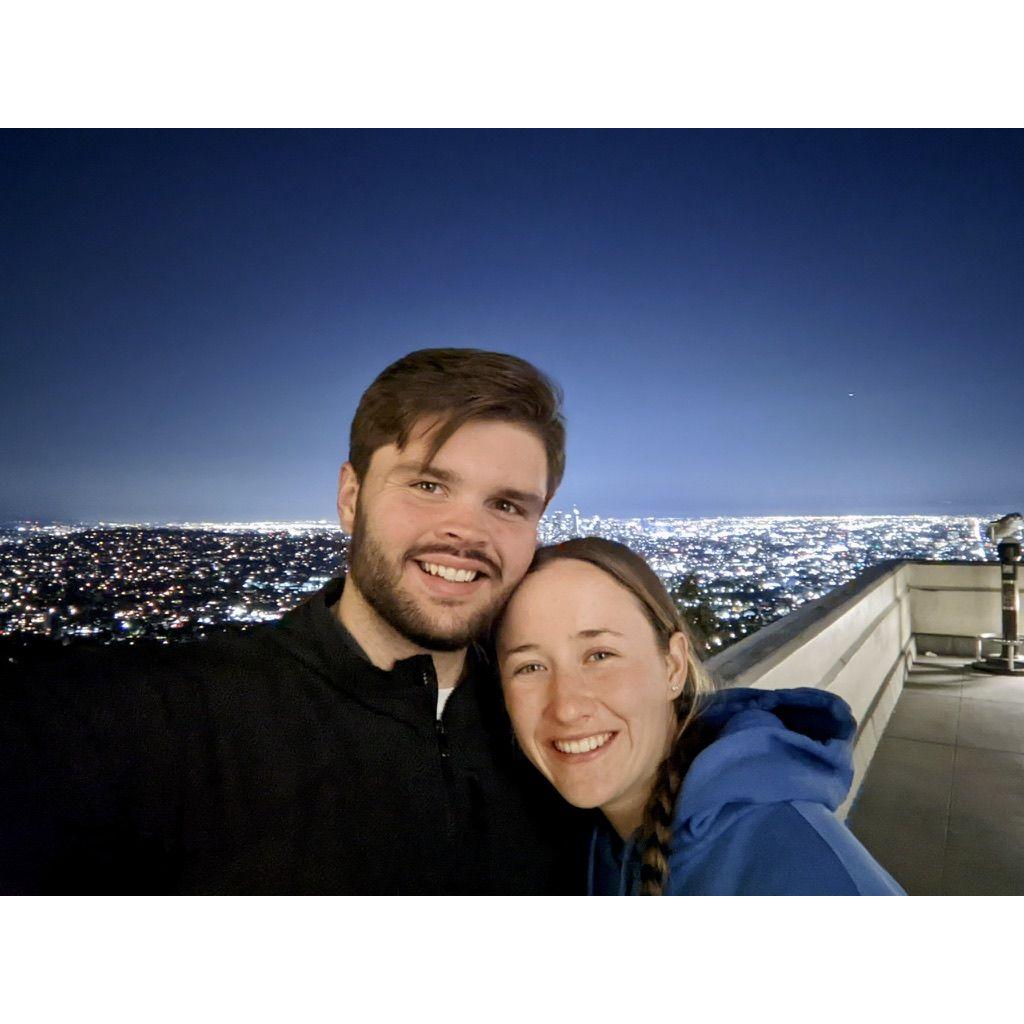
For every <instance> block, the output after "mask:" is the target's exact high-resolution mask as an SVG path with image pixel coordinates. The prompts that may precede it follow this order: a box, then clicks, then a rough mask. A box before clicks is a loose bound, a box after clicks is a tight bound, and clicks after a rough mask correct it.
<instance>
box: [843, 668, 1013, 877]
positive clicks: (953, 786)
mask: <svg viewBox="0 0 1024 1024" xmlns="http://www.w3.org/2000/svg"><path fill="white" fill-rule="evenodd" d="M967 661H968V659H963V658H946V657H938V658H935V657H927V656H919V657H918V659H917V661H916V663H915V666H914V670H913V672H912V673H911V674H910V676H909V678H908V679H907V683H906V685H905V687H904V690H903V694H902V696H901V697H900V700H899V703H898V704H897V705H896V708H895V710H894V711H893V714H892V717H891V718H890V719H889V724H888V726H887V727H886V730H885V735H884V736H883V737H882V740H881V742H880V743H879V745H878V750H877V751H876V753H875V756H874V758H873V759H872V761H871V765H870V767H869V769H868V773H867V776H866V778H865V780H864V784H863V786H862V787H861V790H860V793H859V795H858V796H857V799H856V801H855V803H854V805H853V808H852V810H851V811H850V814H849V815H848V817H847V819H846V820H847V824H848V825H849V826H850V828H851V829H852V830H853V832H854V833H855V834H856V836H857V837H858V838H859V839H860V841H861V842H862V843H863V844H864V845H865V846H866V847H867V848H868V849H869V850H870V851H871V852H872V854H874V856H875V858H876V859H877V860H878V861H879V863H881V864H882V865H883V866H884V867H885V868H886V869H887V870H888V871H889V873H890V874H891V875H892V876H893V877H894V878H895V879H896V880H897V881H898V882H899V883H900V884H901V885H902V886H903V888H904V889H906V890H907V892H908V893H909V894H910V895H911V896H939V895H947V896H953V895H963V896H966V895H979V896H980V895H1019V894H1024V676H995V675H986V674H984V673H981V672H972V671H971V670H970V669H968V668H967V667H966V665H967Z"/></svg>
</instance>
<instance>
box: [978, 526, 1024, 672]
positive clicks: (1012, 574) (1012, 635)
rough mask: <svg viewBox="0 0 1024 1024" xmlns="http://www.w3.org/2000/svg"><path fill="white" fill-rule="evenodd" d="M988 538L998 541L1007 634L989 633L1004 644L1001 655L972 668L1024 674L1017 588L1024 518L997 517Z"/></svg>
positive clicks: (988, 530)
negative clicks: (1019, 632) (1020, 650)
mask: <svg viewBox="0 0 1024 1024" xmlns="http://www.w3.org/2000/svg"><path fill="white" fill-rule="evenodd" d="M985 532H986V534H987V535H988V539H989V540H990V541H991V542H992V543H993V544H998V550H999V576H1000V580H1001V582H1002V608H1003V635H1002V636H1001V637H1000V636H997V635H996V634H994V633H993V634H991V635H989V634H985V639H988V640H994V641H995V642H996V643H998V644H1000V645H1001V653H1000V654H999V655H989V657H987V658H982V659H981V660H980V661H975V662H973V663H972V664H971V668H976V669H979V670H980V671H982V672H995V673H997V674H999V675H1024V658H1022V657H1021V656H1020V655H1019V654H1018V653H1017V651H1018V649H1019V648H1020V647H1021V646H1024V638H1022V637H1020V636H1019V635H1018V632H1017V626H1018V621H1019V615H1020V597H1019V596H1018V590H1017V573H1018V570H1019V568H1020V547H1021V535H1022V534H1024V517H1022V516H1021V514H1020V513H1019V512H1011V513H1010V514H1009V515H1006V516H1003V517H1002V518H1000V519H996V520H995V521H994V522H991V523H989V524H988V526H987V527H986V529H985Z"/></svg>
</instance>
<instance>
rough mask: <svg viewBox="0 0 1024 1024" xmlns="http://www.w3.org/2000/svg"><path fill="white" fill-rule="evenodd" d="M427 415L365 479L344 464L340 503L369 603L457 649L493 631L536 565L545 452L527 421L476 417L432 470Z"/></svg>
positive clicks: (435, 643) (354, 572)
mask: <svg viewBox="0 0 1024 1024" xmlns="http://www.w3.org/2000/svg"><path fill="white" fill-rule="evenodd" d="M428 426H429V424H424V423H423V422H422V421H421V423H419V424H417V426H416V428H415V429H414V430H413V431H412V435H411V439H410V441H409V444H408V445H406V447H405V448H404V449H402V450H399V449H398V448H397V447H396V446H395V445H394V444H390V445H385V446H384V447H382V448H378V449H377V450H376V451H375V452H374V453H373V457H372V458H371V460H370V466H369V468H368V470H367V472H366V474H365V476H364V479H363V480H362V481H357V480H356V479H355V474H354V473H353V472H352V470H351V467H350V466H346V469H344V470H343V471H342V482H341V488H340V490H339V496H338V508H339V512H340V515H341V523H342V526H343V527H344V528H345V529H346V530H347V531H348V532H349V533H351V534H352V545H351V550H350V552H349V562H350V565H349V573H350V576H351V579H352V580H353V581H354V582H355V583H356V585H357V587H358V588H359V592H360V593H361V594H362V596H363V597H364V599H365V600H366V602H367V603H368V604H369V605H370V606H371V607H372V608H373V609H374V610H375V611H376V612H377V614H378V615H380V617H381V618H382V619H384V621H385V622H387V623H388V624H389V625H390V626H391V627H392V628H394V629H395V630H396V631H397V632H398V633H400V634H401V635H402V636H404V637H406V638H407V639H408V640H410V641H412V642H413V643H415V644H416V645H417V646H419V647H423V648H425V649H427V650H440V651H443V650H458V649H460V648H462V647H465V646H466V644H467V643H469V642H470V641H471V640H473V639H474V638H477V637H479V636H481V635H482V634H483V633H484V632H485V631H486V629H487V627H488V626H489V625H490V623H491V622H492V620H493V619H494V617H495V616H496V615H497V614H498V612H499V611H501V609H502V608H503V607H504V605H505V603H506V602H507V600H508V598H509V595H510V594H511V592H512V590H513V589H514V588H515V586H516V584H517V583H518V582H519V581H520V579H522V577H523V574H524V573H525V572H526V569H527V566H528V565H529V564H530V560H531V559H532V557H533V552H534V549H535V547H536V543H537V522H538V520H539V519H540V515H541V512H542V511H543V509H544V503H545V501H544V496H545V493H546V489H547V469H548V467H547V457H546V455H545V452H544V446H543V445H542V444H541V442H540V440H539V439H538V438H537V436H536V435H535V434H533V433H531V432H530V431H529V430H527V429H525V428H524V427H521V426H517V425H515V424H511V423H500V422H491V421H470V422H469V423H466V424H464V425H463V426H462V427H460V428H459V429H458V430H457V431H456V432H455V433H454V434H453V435H452V436H451V438H449V440H448V441H447V442H446V443H445V444H444V446H443V447H442V448H441V450H440V451H439V452H438V453H437V454H436V455H435V456H434V459H433V461H432V462H431V464H430V465H429V466H428V467H427V468H426V470H424V468H423V457H424V455H425V454H426V451H427V447H428V442H429V438H430V434H429V431H428V432H425V428H426V427H428ZM346 473H347V474H348V476H347V477H346Z"/></svg>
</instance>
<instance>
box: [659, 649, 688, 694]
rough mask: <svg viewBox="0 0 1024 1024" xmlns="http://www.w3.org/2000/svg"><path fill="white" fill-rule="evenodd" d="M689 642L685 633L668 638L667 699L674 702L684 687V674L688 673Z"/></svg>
mask: <svg viewBox="0 0 1024 1024" xmlns="http://www.w3.org/2000/svg"><path fill="white" fill-rule="evenodd" d="M689 660H690V642H689V641H688V640H687V639H686V634H685V633H673V634H672V636H671V637H669V641H668V651H667V653H666V654H665V661H666V663H667V665H668V693H667V696H668V699H669V700H675V699H676V697H678V696H679V695H680V694H681V693H682V692H683V689H684V688H685V686H686V674H687V673H688V672H689V671H690V667H689Z"/></svg>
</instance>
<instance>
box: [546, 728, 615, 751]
mask: <svg viewBox="0 0 1024 1024" xmlns="http://www.w3.org/2000/svg"><path fill="white" fill-rule="evenodd" d="M611 738H612V733H610V732H599V733H597V734H596V735H594V736H586V737H584V738H583V739H581V740H555V741H554V743H555V750H559V751H561V752H562V753H563V754H588V753H590V751H591V750H597V748H598V747H603V746H604V745H605V744H606V743H607V742H608V741H609V740H610V739H611Z"/></svg>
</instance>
